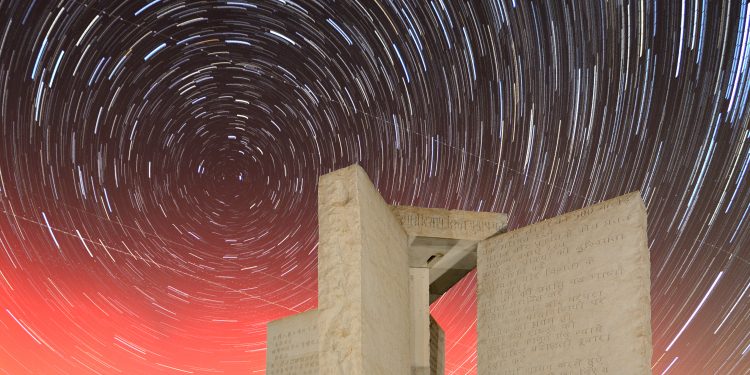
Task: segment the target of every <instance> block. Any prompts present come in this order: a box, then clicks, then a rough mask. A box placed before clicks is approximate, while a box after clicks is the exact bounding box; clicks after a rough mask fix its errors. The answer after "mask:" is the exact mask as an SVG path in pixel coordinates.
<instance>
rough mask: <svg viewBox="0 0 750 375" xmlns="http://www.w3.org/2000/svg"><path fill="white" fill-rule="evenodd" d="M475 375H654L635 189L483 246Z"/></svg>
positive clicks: (640, 209)
mask: <svg viewBox="0 0 750 375" xmlns="http://www.w3.org/2000/svg"><path fill="white" fill-rule="evenodd" d="M477 269H478V271H477V277H478V325H477V331H478V370H479V372H478V374H479V375H490V374H492V375H511V374H512V375H516V374H545V375H557V374H559V375H562V374H644V375H645V374H650V373H651V369H650V365H651V320H650V317H651V304H650V263H649V252H648V244H647V240H646V210H645V207H644V205H643V201H642V200H641V197H640V195H639V193H638V192H634V193H630V194H627V195H624V196H621V197H618V198H615V199H612V200H608V201H606V202H603V203H599V204H596V205H594V206H591V207H587V208H584V209H581V210H578V211H574V212H571V213H568V214H565V215H562V216H558V217H555V218H552V219H549V220H545V221H543V222H540V223H538V224H534V225H530V226H528V227H525V228H521V229H518V230H515V231H512V232H509V233H507V234H502V235H499V236H496V237H493V238H491V239H489V240H486V241H482V242H480V244H479V249H478V267H477Z"/></svg>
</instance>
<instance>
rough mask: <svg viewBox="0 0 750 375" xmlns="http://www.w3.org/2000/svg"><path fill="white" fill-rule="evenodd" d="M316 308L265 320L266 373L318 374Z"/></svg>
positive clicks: (290, 374) (278, 374)
mask: <svg viewBox="0 0 750 375" xmlns="http://www.w3.org/2000/svg"><path fill="white" fill-rule="evenodd" d="M317 318H318V311H317V310H310V311H306V312H304V313H301V314H296V315H291V316H288V317H286V318H283V319H278V320H274V321H272V322H269V323H268V332H267V347H266V374H267V375H318V325H317Z"/></svg>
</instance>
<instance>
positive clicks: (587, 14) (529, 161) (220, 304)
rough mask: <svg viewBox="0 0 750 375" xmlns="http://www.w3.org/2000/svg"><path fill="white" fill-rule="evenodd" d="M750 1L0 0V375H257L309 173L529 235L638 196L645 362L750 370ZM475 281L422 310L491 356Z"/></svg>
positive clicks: (464, 343)
mask: <svg viewBox="0 0 750 375" xmlns="http://www.w3.org/2000/svg"><path fill="white" fill-rule="evenodd" d="M749 12H750V2H748V1H747V0H722V1H719V0H716V1H708V0H700V1H699V0H681V1H680V0H675V1H655V0H635V1H624V0H620V1H605V0H592V1H522V0H507V1H505V0H483V1H479V0H477V1H465V0H419V1H416V0H410V1H397V0H373V1H359V0H345V1H323V0H298V1H290V0H265V1H260V0H259V1H254V2H251V1H244V0H196V1H178V0H137V1H136V0H123V1H102V0H93V1H91V0H29V1H20V0H0V126H1V128H0V129H1V131H2V134H1V137H0V210H2V212H0V373H5V374H185V373H187V374H261V373H263V372H264V369H265V325H266V323H267V322H268V321H269V320H273V319H278V318H281V317H284V316H287V315H290V314H294V313H298V312H303V311H306V310H309V309H313V308H315V307H316V306H317V296H316V293H317V259H316V256H317V252H316V250H317V249H316V244H317V212H316V209H317V187H316V184H317V178H318V176H320V175H321V174H324V173H327V172H330V171H332V170H334V169H338V168H342V167H345V166H347V165H350V164H352V163H355V162H358V163H360V164H361V165H362V166H363V167H364V168H365V169H366V170H367V172H368V173H369V175H370V176H371V178H372V179H373V181H374V182H375V184H376V185H377V186H378V188H379V190H380V191H381V193H382V195H383V196H384V197H385V199H386V201H388V202H390V203H393V204H403V205H415V206H426V207H439V208H451V209H461V210H481V211H493V212H505V213H508V214H509V215H510V223H509V227H510V228H511V229H512V228H518V227H522V226H525V225H528V224H531V223H535V222H537V221H540V220H542V219H545V218H549V217H552V216H556V215H559V214H561V213H564V212H568V211H571V210H574V209H577V208H580V207H583V206H586V205H589V204H592V203H595V202H599V201H602V200H605V199H608V198H612V197H614V196H617V195H620V194H624V193H626V192H630V191H633V190H640V191H641V194H642V196H643V198H644V200H645V202H646V204H647V207H648V214H649V228H648V232H649V248H650V252H651V261H652V270H651V272H652V327H653V343H654V355H653V359H652V362H653V367H652V370H653V373H654V374H745V373H749V372H750V293H749V292H750V217H748V213H749V212H750V182H749V181H750V178H748V176H747V172H748V168H749V165H750V109H749V108H748V103H747V100H748V95H750V79H749V78H750V77H749V76H748V75H750V41H749V40H748V39H749V38H750V14H749ZM475 295H476V276H475V273H474V272H472V273H470V274H469V275H468V276H467V277H466V278H465V279H464V280H462V281H461V282H460V283H459V284H458V285H456V286H455V287H454V289H453V290H452V291H450V292H449V293H448V294H446V295H445V296H444V297H442V298H441V299H440V300H438V301H436V302H435V303H434V304H433V306H432V312H433V315H434V316H435V317H436V319H437V320H438V321H439V322H440V323H441V325H442V326H443V328H444V329H445V330H446V374H475V373H476V337H477V335H476V298H475Z"/></svg>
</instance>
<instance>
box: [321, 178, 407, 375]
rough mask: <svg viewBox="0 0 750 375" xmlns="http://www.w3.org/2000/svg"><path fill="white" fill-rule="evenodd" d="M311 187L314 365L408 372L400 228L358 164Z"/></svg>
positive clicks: (350, 371)
mask: <svg viewBox="0 0 750 375" xmlns="http://www.w3.org/2000/svg"><path fill="white" fill-rule="evenodd" d="M318 188H319V190H318V191H319V195H318V220H319V231H320V232H319V244H318V309H319V310H320V312H319V318H318V333H319V339H320V352H319V357H318V358H319V365H320V373H321V374H333V375H336V374H340V375H344V374H346V375H358V374H367V375H370V374H373V375H379V374H383V375H390V374H408V373H409V372H410V362H411V361H410V358H411V349H410V345H409V337H410V332H411V330H410V328H411V324H410V319H411V317H410V311H409V299H410V296H409V266H408V253H407V245H408V244H407V237H406V233H404V231H403V229H402V228H401V225H400V222H399V221H398V219H397V218H396V217H395V216H394V214H393V213H392V212H391V209H390V206H388V205H387V204H386V203H385V201H383V198H382V197H381V196H380V194H379V193H378V192H377V190H376V189H375V187H374V186H373V185H372V183H371V182H370V180H369V178H368V177H367V175H366V174H365V172H364V170H363V169H362V168H361V167H360V166H358V165H353V166H350V167H347V168H344V169H340V170H337V171H334V172H331V173H329V174H326V175H324V176H322V177H321V178H320V181H319V185H318Z"/></svg>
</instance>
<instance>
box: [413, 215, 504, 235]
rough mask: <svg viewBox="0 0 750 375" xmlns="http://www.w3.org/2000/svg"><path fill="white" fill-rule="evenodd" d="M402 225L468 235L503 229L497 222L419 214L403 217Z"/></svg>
mask: <svg viewBox="0 0 750 375" xmlns="http://www.w3.org/2000/svg"><path fill="white" fill-rule="evenodd" d="M401 223H402V224H403V225H405V226H406V225H408V226H412V227H423V228H430V229H439V230H451V231H462V232H466V233H472V234H473V233H484V232H493V231H494V232H497V231H499V230H501V229H502V228H503V225H502V224H501V223H498V222H497V221H483V220H469V219H461V218H453V217H444V216H431V215H422V214H418V213H413V214H405V215H402V216H401Z"/></svg>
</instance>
